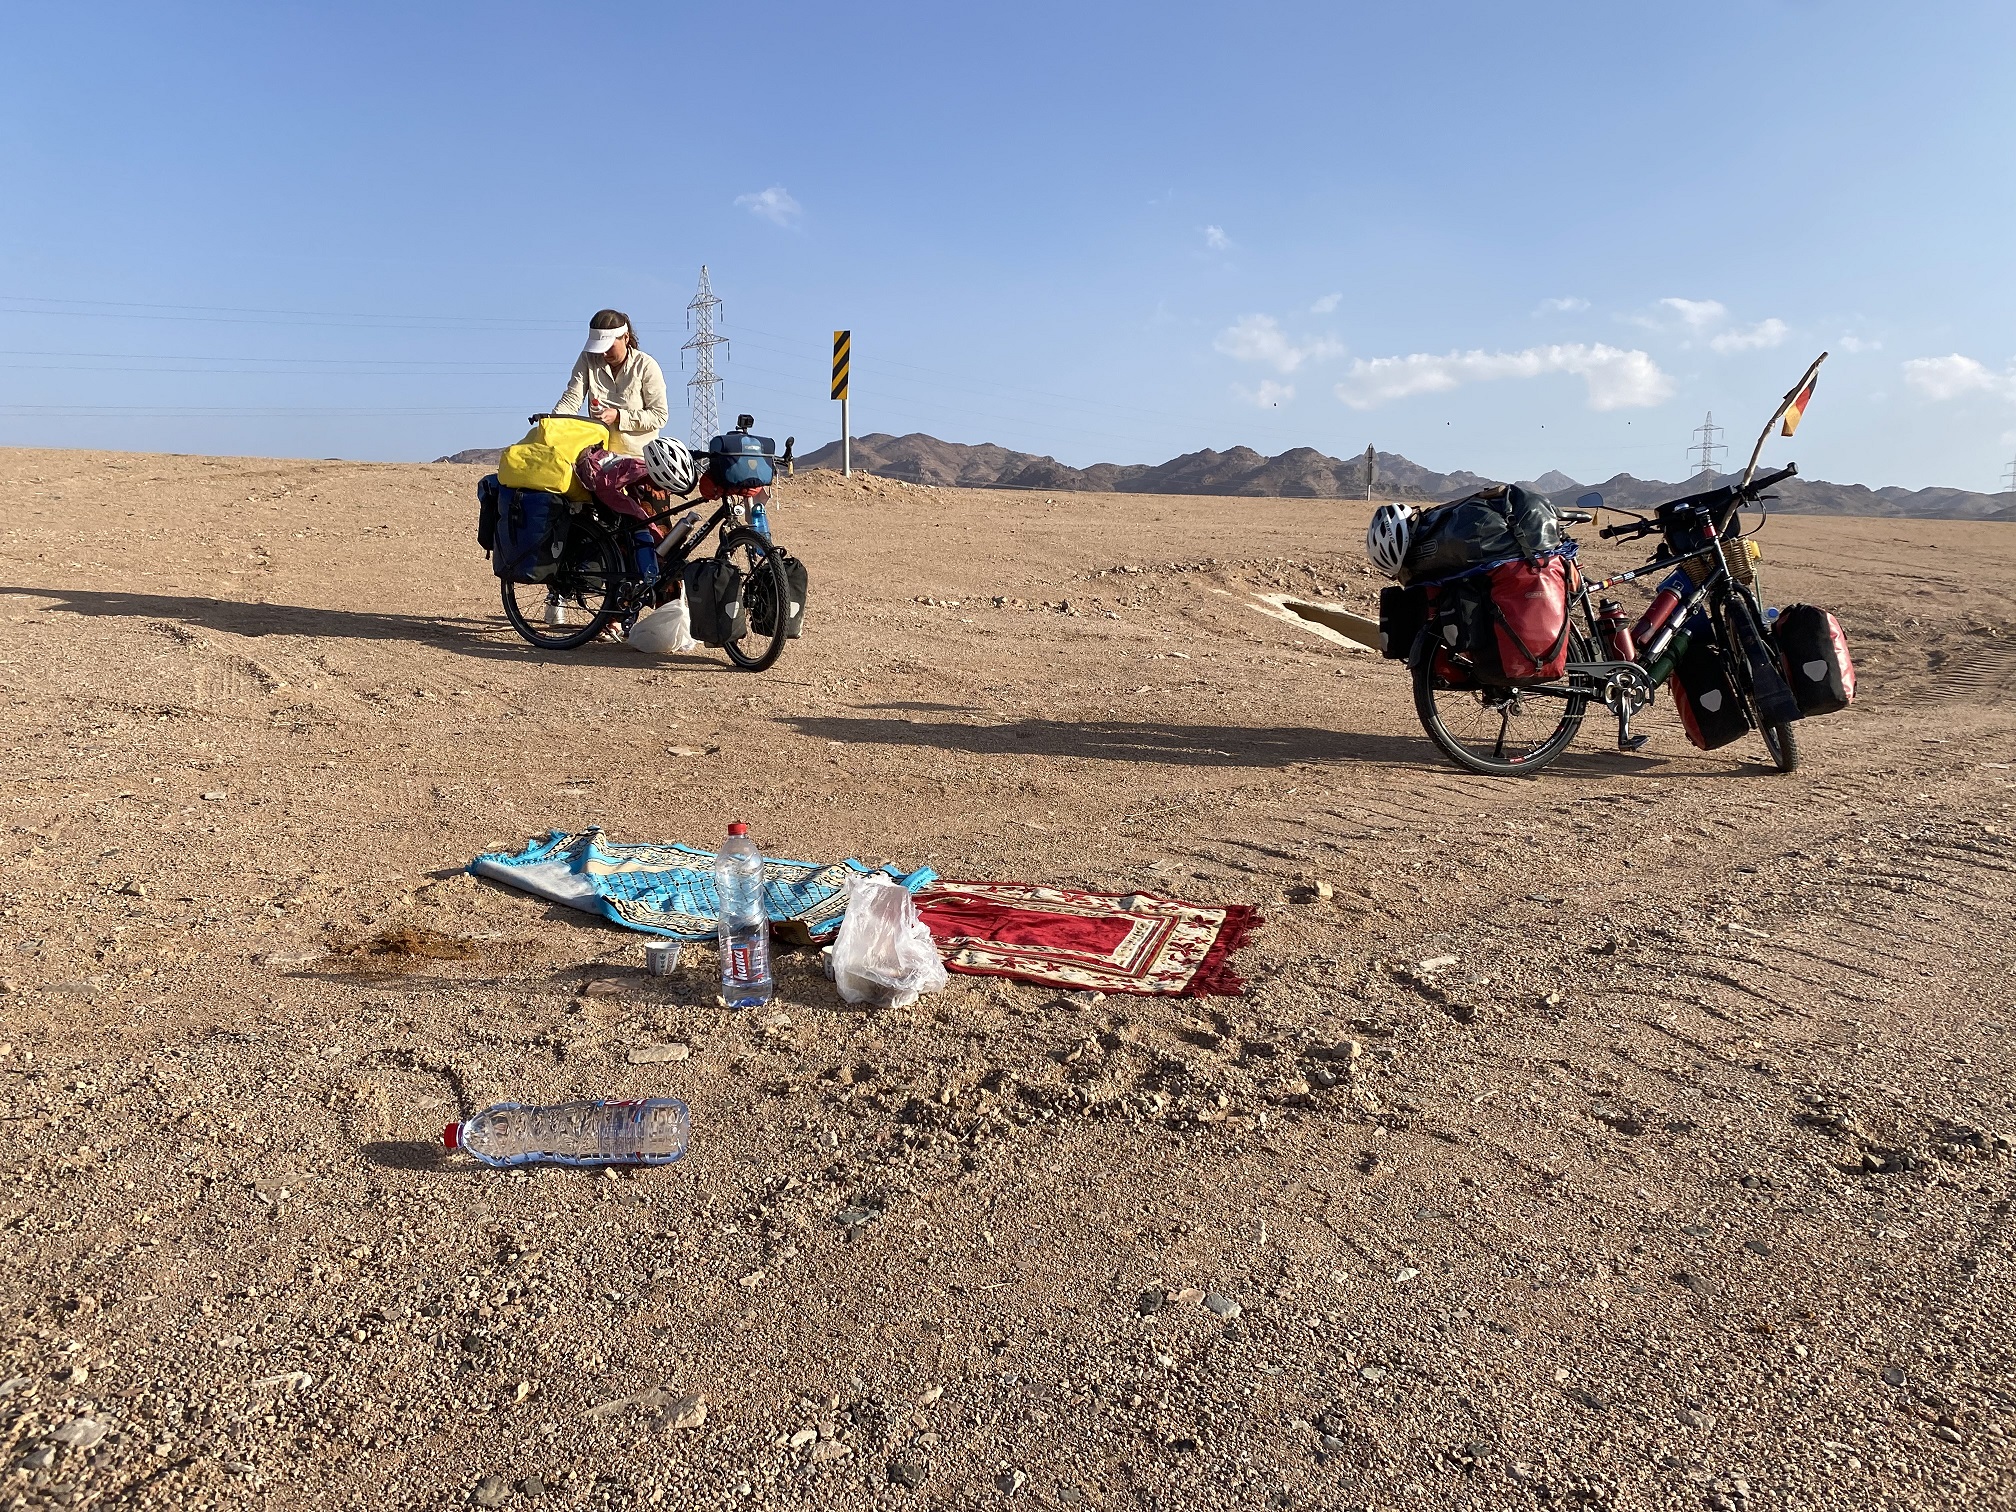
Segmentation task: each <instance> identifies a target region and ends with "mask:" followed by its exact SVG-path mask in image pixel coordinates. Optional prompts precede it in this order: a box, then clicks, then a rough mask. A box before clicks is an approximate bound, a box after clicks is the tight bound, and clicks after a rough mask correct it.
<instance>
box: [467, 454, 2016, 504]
mask: <svg viewBox="0 0 2016 1512" xmlns="http://www.w3.org/2000/svg"><path fill="white" fill-rule="evenodd" d="M475 455H476V454H475V453H458V454H457V456H456V457H455V458H449V459H444V460H458V461H459V460H461V459H462V458H463V457H473V456H475ZM1373 457H1374V461H1375V463H1376V465H1377V469H1378V471H1377V477H1376V481H1375V483H1374V489H1373V492H1374V494H1375V495H1376V496H1377V497H1379V498H1382V499H1419V500H1422V501H1428V500H1442V499H1457V498H1461V497H1463V495H1465V494H1467V493H1470V492H1471V491H1473V490H1475V489H1477V488H1481V487H1483V486H1484V485H1485V484H1487V483H1489V482H1492V481H1494V480H1492V479H1490V478H1486V477H1484V476H1482V475H1481V474H1478V473H1473V472H1462V471H1458V472H1449V473H1438V472H1435V471H1433V470H1432V469H1430V468H1426V467H1423V466H1421V465H1420V464H1419V463H1417V462H1412V461H1410V460H1408V459H1407V458H1406V457H1403V456H1400V455H1399V454H1398V453H1396V452H1375V453H1374V454H1373ZM798 465H799V466H800V467H803V468H807V469H810V468H815V467H827V468H837V467H839V465H840V443H839V442H837V441H835V442H832V443H830V444H829V445H826V446H822V447H820V448H819V449H818V450H817V451H813V452H809V453H807V454H806V455H805V456H803V457H801V458H799V462H798ZM854 465H855V467H857V468H859V469H860V470H861V471H863V472H869V473H874V474H875V475H877V476H878V477H884V478H901V479H902V480H903V481H905V482H907V483H928V484H936V485H938V486H941V487H959V488H1019V489H1045V490H1049V491H1053V492H1060V493H1061V492H1091V493H1164V494H1225V495H1230V496H1235V497H1237V496H1245V497H1250V498H1287V499H1296V498H1304V499H1362V498H1364V497H1365V464H1364V461H1363V459H1362V458H1360V457H1345V458H1338V457H1330V456H1325V455H1324V454H1323V453H1322V452H1319V451H1316V450H1314V449H1313V448H1311V447H1306V446H1303V447H1297V448H1295V449H1294V450H1293V451H1285V452H1282V453H1281V454H1280V455H1279V456H1278V457H1267V456H1262V455H1261V454H1260V453H1259V452H1257V451H1254V450H1253V449H1252V448H1251V447H1246V446H1235V447H1233V448H1232V449H1231V450H1230V451H1223V452H1220V451H1208V450H1207V451H1197V452H1189V453H1186V454H1185V455H1183V456H1180V457H1176V458H1173V459H1171V460H1170V461H1167V462H1163V463H1161V464H1159V465H1155V466H1150V465H1147V464H1145V463H1126V464H1121V463H1113V462H1100V463H1095V464H1094V465H1093V466H1091V467H1084V468H1079V467H1070V466H1067V465H1065V464H1064V463H1062V462H1059V461H1058V460H1057V459H1056V458H1054V457H1039V456H1036V455H1033V454H1032V453H1029V452H1018V451H1010V450H1009V449H1008V448H1006V447H1003V446H992V445H986V446H967V445H964V444H962V443H960V442H957V441H940V440H939V439H937V437H935V436H926V435H922V434H912V435H908V436H890V435H883V434H879V433H878V434H874V435H867V436H857V437H855V439H854ZM1522 481H1523V480H1522ZM1525 486H1527V487H1529V488H1533V489H1537V490H1538V491H1539V492H1541V493H1546V494H1551V495H1554V496H1555V497H1556V498H1558V499H1561V500H1562V501H1564V502H1566V501H1569V500H1572V499H1574V498H1575V497H1576V496H1577V495H1579V494H1582V493H1584V492H1587V491H1588V490H1589V489H1590V488H1594V489H1595V490H1596V491H1598V492H1599V493H1601V494H1602V495H1603V497H1604V500H1605V502H1606V503H1610V504H1617V505H1622V506H1624V507H1626V508H1631V509H1637V508H1643V507H1645V506H1648V505H1652V504H1660V503H1664V502H1665V501H1666V500H1668V499H1677V498H1679V497H1681V496H1682V495H1684V494H1688V493H1693V492H1696V491H1698V490H1699V489H1701V488H1703V487H1705V486H1709V485H1707V484H1706V483H1705V482H1704V481H1703V480H1702V479H1700V478H1692V479H1688V480H1686V481H1684V482H1679V483H1662V482H1658V481H1656V480H1651V479H1643V478H1634V477H1632V476H1631V474H1629V473H1619V474H1617V476H1615V477H1614V478H1611V479H1609V480H1608V481H1606V482H1602V483H1595V484H1584V483H1578V482H1576V481H1575V479H1573V478H1571V477H1569V476H1568V475H1567V474H1566V473H1563V472H1558V471H1555V472H1547V473H1542V474H1541V475H1540V476H1539V477H1538V478H1534V479H1532V480H1530V481H1526V483H1525ZM1776 493H1777V500H1776V502H1775V504H1774V505H1773V507H1774V508H1776V509H1778V510H1780V511H1782V512H1784V513H1787V514H1834V515H1890V516H1898V517H1908V518H1913V519H1947V520H2016V493H1999V494H1981V493H1970V492H1968V491H1967V490H1965V489H1959V488H1920V489H1908V488H1875V489H1872V488H1867V487H1864V486H1863V485H1862V484H1859V483H1827V482H1822V481H1821V480H1819V479H1809V478H1794V479H1791V480H1788V481H1787V482H1785V483H1783V484H1781V485H1779V487H1778V489H1777V490H1776Z"/></svg>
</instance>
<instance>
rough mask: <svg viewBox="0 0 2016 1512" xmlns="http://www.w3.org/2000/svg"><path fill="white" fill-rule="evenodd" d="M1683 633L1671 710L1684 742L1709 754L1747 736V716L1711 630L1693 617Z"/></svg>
mask: <svg viewBox="0 0 2016 1512" xmlns="http://www.w3.org/2000/svg"><path fill="white" fill-rule="evenodd" d="M1687 630H1688V640H1687V649H1686V650H1685V651H1684V652H1682V653H1681V656H1680V660H1679V662H1678V663H1677V664H1676V665H1675V666H1674V668H1673V681H1672V684H1671V686H1672V689H1673V707H1674V708H1675V709H1677V710H1679V712H1680V723H1681V725H1682V726H1683V727H1684V728H1685V729H1686V731H1687V738H1688V739H1689V740H1690V741H1692V742H1693V743H1694V744H1695V745H1697V746H1699V747H1700V748H1701V749H1702V750H1704V751H1713V750H1716V749H1718V748H1719V747H1721V746H1725V745H1728V744H1729V743H1730V742H1731V741H1732V740H1741V739H1742V738H1743V737H1744V736H1745V735H1746V734H1748V733H1749V730H1750V715H1749V712H1748V711H1747V710H1746V709H1745V708H1744V707H1743V700H1742V699H1741V698H1739V697H1737V696H1736V686H1735V683H1734V682H1733V681H1732V680H1731V679H1730V676H1729V663H1728V661H1727V659H1726V657H1725V655H1724V653H1723V650H1722V646H1721V644H1720V642H1718V641H1717V640H1716V638H1715V631H1714V628H1713V627H1712V626H1711V625H1710V624H1709V623H1708V621H1707V619H1706V618H1705V617H1702V616H1698V615H1697V616H1696V617H1695V618H1694V619H1693V620H1692V621H1691V622H1690V623H1689V624H1688V626H1687Z"/></svg>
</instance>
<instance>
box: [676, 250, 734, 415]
mask: <svg viewBox="0 0 2016 1512" xmlns="http://www.w3.org/2000/svg"><path fill="white" fill-rule="evenodd" d="M720 308H721V301H720V300H718V299H716V298H715V297H714V286H713V284H711V283H709V282H708V280H707V264H705V263H702V264H700V291H699V292H698V293H697V294H695V295H694V296H693V302H692V303H691V304H689V305H687V306H686V329H687V330H689V331H691V332H692V333H693V338H692V340H690V341H688V342H687V343H686V344H685V345H684V346H682V347H681V348H679V350H680V351H682V352H691V353H693V376H692V377H691V378H689V379H688V380H687V381H686V387H687V388H689V389H691V390H692V391H693V444H694V445H695V446H705V445H706V444H707V443H708V441H710V440H711V439H713V437H714V436H715V435H716V434H717V433H718V432H719V431H720V428H721V380H720V378H719V377H717V376H716V375H715V372H714V348H716V347H717V346H722V345H724V344H726V342H727V340H728V338H727V337H726V336H717V335H715V334H714V312H715V311H716V310H718V309H720Z"/></svg>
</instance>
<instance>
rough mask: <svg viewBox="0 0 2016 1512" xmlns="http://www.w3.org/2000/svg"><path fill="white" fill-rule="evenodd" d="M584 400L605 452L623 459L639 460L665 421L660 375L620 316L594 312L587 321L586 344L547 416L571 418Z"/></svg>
mask: <svg viewBox="0 0 2016 1512" xmlns="http://www.w3.org/2000/svg"><path fill="white" fill-rule="evenodd" d="M584 399H585V400H586V401H587V402H588V414H589V418H590V419H593V420H599V421H601V422H602V423H603V424H604V425H606V426H608V427H609V450H611V451H615V452H623V453H624V454H626V455H628V456H633V457H637V456H642V455H643V453H644V448H645V447H647V446H649V445H650V444H651V443H652V442H653V441H655V440H657V439H658V432H660V431H661V430H663V429H664V428H665V422H666V420H667V419H669V418H670V417H671V413H672V411H671V407H670V405H669V404H668V403H667V401H666V398H665V374H664V373H663V372H661V371H660V370H659V367H658V364H657V363H656V362H655V361H653V360H652V358H651V356H650V354H649V353H647V352H645V351H644V350H643V349H642V348H640V347H639V346H638V345H637V331H636V328H635V327H634V326H632V325H631V324H630V317H629V316H628V315H625V314H624V313H623V312H622V311H621V310H597V311H596V312H595V314H594V316H593V317H592V318H591V319H590V320H589V322H588V344H587V345H586V346H585V347H583V348H582V349H581V355H580V356H579V357H578V358H576V359H575V362H574V371H573V372H572V373H571V374H569V375H568V378H567V388H566V390H565V392H563V393H562V394H561V395H560V398H559V400H558V402H556V403H555V404H554V406H553V413H554V414H556V415H571V414H574V413H576V412H577V411H578V410H579V409H580V407H581V402H582V401H583V400H584Z"/></svg>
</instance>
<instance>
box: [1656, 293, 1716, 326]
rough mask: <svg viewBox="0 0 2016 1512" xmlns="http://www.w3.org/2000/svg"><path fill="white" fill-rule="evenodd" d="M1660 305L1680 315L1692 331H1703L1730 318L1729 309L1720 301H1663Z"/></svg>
mask: <svg viewBox="0 0 2016 1512" xmlns="http://www.w3.org/2000/svg"><path fill="white" fill-rule="evenodd" d="M1659 303H1660V304H1662V305H1664V306H1665V307H1666V308H1667V309H1669V310H1671V311H1672V312H1673V313H1674V314H1676V315H1678V316H1679V317H1680V319H1681V321H1682V322H1683V323H1684V324H1685V325H1686V327H1687V329H1688V330H1690V331H1703V330H1706V329H1707V328H1708V327H1709V326H1712V325H1720V324H1721V323H1722V322H1723V321H1725V320H1727V319H1728V318H1729V307H1728V306H1727V305H1725V304H1724V303H1722V301H1721V300H1719V299H1662V300H1660V301H1659Z"/></svg>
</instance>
